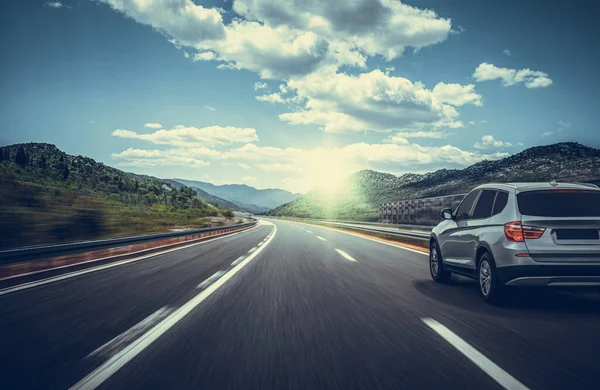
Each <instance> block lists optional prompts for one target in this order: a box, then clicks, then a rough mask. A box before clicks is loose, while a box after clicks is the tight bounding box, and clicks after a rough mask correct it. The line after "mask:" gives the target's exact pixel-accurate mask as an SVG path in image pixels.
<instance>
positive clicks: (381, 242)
mask: <svg viewBox="0 0 600 390" xmlns="http://www.w3.org/2000/svg"><path fill="white" fill-rule="evenodd" d="M319 227H320V228H323V229H328V230H333V231H335V232H339V233H344V234H349V235H351V236H354V237H359V238H363V239H365V240H369V241H375V242H378V243H380V244H384V245H389V246H393V247H396V248H400V249H404V250H407V251H411V252H415V253H418V254H421V255H426V256H429V252H428V251H427V250H418V249H413V248H409V247H406V246H403V245H397V244H392V243H391V242H387V241H382V240H378V239H376V238H371V237H365V236H363V235H359V234H355V233H351V232H348V231H344V230H340V229H332V228H330V227H327V226H319Z"/></svg>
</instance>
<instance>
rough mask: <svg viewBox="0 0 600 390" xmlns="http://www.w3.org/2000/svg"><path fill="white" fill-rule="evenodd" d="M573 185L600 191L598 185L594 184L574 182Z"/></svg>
mask: <svg viewBox="0 0 600 390" xmlns="http://www.w3.org/2000/svg"><path fill="white" fill-rule="evenodd" d="M573 184H579V185H582V186H586V187H590V188H598V189H600V187H598V186H597V185H596V184H593V183H584V182H578V181H576V182H573Z"/></svg>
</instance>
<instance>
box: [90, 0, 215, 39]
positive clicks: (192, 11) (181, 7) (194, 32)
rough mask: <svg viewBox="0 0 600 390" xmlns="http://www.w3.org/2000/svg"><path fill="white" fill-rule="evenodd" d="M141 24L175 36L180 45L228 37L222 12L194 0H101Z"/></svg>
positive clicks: (172, 36)
mask: <svg viewBox="0 0 600 390" xmlns="http://www.w3.org/2000/svg"><path fill="white" fill-rule="evenodd" d="M101 1H103V2H104V3H107V4H108V5H110V6H111V7H112V8H113V9H115V10H117V11H119V12H122V13H123V14H124V15H125V16H127V17H130V18H132V19H134V20H135V21H137V22H138V23H141V24H146V25H149V26H152V27H153V28H154V29H156V30H158V31H160V32H161V33H163V34H165V35H167V36H169V37H171V38H172V39H174V40H175V42H176V43H177V44H178V45H181V46H192V47H193V46H194V45H195V44H196V43H198V42H202V41H207V40H219V39H223V38H225V35H226V32H225V26H224V25H223V18H222V16H221V13H220V12H219V11H218V10H217V9H214V8H204V7H202V6H201V5H196V4H195V3H194V2H192V1H191V0H175V1H174V0H155V1H140V0H101Z"/></svg>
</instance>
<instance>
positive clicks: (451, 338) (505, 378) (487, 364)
mask: <svg viewBox="0 0 600 390" xmlns="http://www.w3.org/2000/svg"><path fill="white" fill-rule="evenodd" d="M421 320H422V321H423V322H424V323H425V324H426V325H427V326H429V327H430V328H431V329H433V330H434V331H435V332H436V333H437V334H439V335H440V336H442V337H443V338H444V340H446V341H447V342H449V343H450V344H451V345H452V346H453V347H454V348H456V349H457V350H458V351H459V352H460V353H462V354H463V355H465V356H466V357H467V359H469V360H470V361H471V362H473V363H474V364H475V365H476V366H477V367H479V368H481V369H482V370H483V372H485V373H486V374H488V375H489V376H490V377H491V378H492V379H493V380H495V381H496V382H498V384H499V385H500V386H502V387H504V388H505V389H510V390H517V389H519V390H526V389H527V386H525V385H524V384H522V383H521V382H519V381H518V380H516V379H515V378H514V377H512V376H511V375H510V374H509V373H507V372H506V371H504V370H503V369H501V368H500V367H498V366H497V365H496V364H495V363H494V362H492V361H491V360H490V359H488V358H487V357H485V356H484V355H483V354H482V353H481V352H479V351H477V350H476V349H475V348H473V347H472V346H471V345H470V344H469V343H467V342H466V341H464V340H463V339H461V338H460V337H458V336H457V335H456V334H455V333H454V332H452V331H451V330H450V329H448V328H446V327H445V326H444V325H442V324H440V323H439V322H437V321H436V320H434V319H433V318H421Z"/></svg>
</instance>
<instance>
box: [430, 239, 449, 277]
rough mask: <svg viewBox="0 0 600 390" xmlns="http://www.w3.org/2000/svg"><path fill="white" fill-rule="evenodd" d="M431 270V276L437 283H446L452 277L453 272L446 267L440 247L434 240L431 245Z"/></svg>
mask: <svg viewBox="0 0 600 390" xmlns="http://www.w3.org/2000/svg"><path fill="white" fill-rule="evenodd" d="M429 272H430V273H431V278H432V279H433V280H435V281H436V282H437V283H444V282H447V281H448V280H449V279H450V276H451V275H452V273H451V272H450V271H446V270H445V269H444V263H443V262H442V255H441V253H440V247H439V246H438V244H437V242H435V241H434V242H432V243H431V246H430V247H429Z"/></svg>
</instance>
